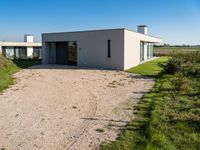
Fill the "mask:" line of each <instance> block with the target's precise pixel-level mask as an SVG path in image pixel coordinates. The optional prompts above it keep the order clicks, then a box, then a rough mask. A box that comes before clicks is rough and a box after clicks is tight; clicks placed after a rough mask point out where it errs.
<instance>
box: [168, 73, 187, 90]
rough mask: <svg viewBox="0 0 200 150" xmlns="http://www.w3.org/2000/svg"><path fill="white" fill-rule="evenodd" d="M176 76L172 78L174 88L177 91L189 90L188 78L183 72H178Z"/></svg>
mask: <svg viewBox="0 0 200 150" xmlns="http://www.w3.org/2000/svg"><path fill="white" fill-rule="evenodd" d="M174 76H175V77H174V78H173V79H172V80H171V84H172V86H173V90H175V91H187V90H188V87H189V86H188V79H187V77H185V76H184V75H183V74H182V73H176V74H175V75H174Z"/></svg>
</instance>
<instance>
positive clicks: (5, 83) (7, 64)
mask: <svg viewBox="0 0 200 150" xmlns="http://www.w3.org/2000/svg"><path fill="white" fill-rule="evenodd" d="M36 64H41V60H36V59H26V60H8V59H6V58H4V57H3V56H1V55H0V93H1V92H2V91H3V90H5V89H6V88H8V87H9V85H12V84H13V81H14V78H13V76H12V75H13V74H14V73H16V72H17V71H19V70H21V69H23V68H27V67H30V66H33V65H36Z"/></svg>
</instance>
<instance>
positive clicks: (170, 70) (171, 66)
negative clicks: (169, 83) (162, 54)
mask: <svg viewBox="0 0 200 150" xmlns="http://www.w3.org/2000/svg"><path fill="white" fill-rule="evenodd" d="M182 63H183V61H182V60H181V59H180V58H178V57H175V56H173V57H171V58H170V59H169V60H168V62H167V63H166V64H165V65H162V66H161V67H162V68H163V72H164V73H167V74H174V73H176V72H180V71H181V67H182V66H181V65H182Z"/></svg>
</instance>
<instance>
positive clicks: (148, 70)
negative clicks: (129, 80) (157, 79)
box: [127, 57, 168, 76]
mask: <svg viewBox="0 0 200 150" xmlns="http://www.w3.org/2000/svg"><path fill="white" fill-rule="evenodd" d="M167 60H168V58H167V57H161V58H158V59H155V60H152V61H150V62H146V63H144V64H141V65H139V66H137V67H134V68H131V69H129V70H127V71H128V72H130V73H136V74H141V75H145V76H156V75H158V74H159V73H160V72H161V71H162V68H161V67H160V65H161V64H163V63H165V62H166V61H167Z"/></svg>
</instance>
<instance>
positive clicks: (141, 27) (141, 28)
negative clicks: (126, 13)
mask: <svg viewBox="0 0 200 150" xmlns="http://www.w3.org/2000/svg"><path fill="white" fill-rule="evenodd" d="M138 32H139V33H142V34H148V27H147V26H146V25H139V26H138Z"/></svg>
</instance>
